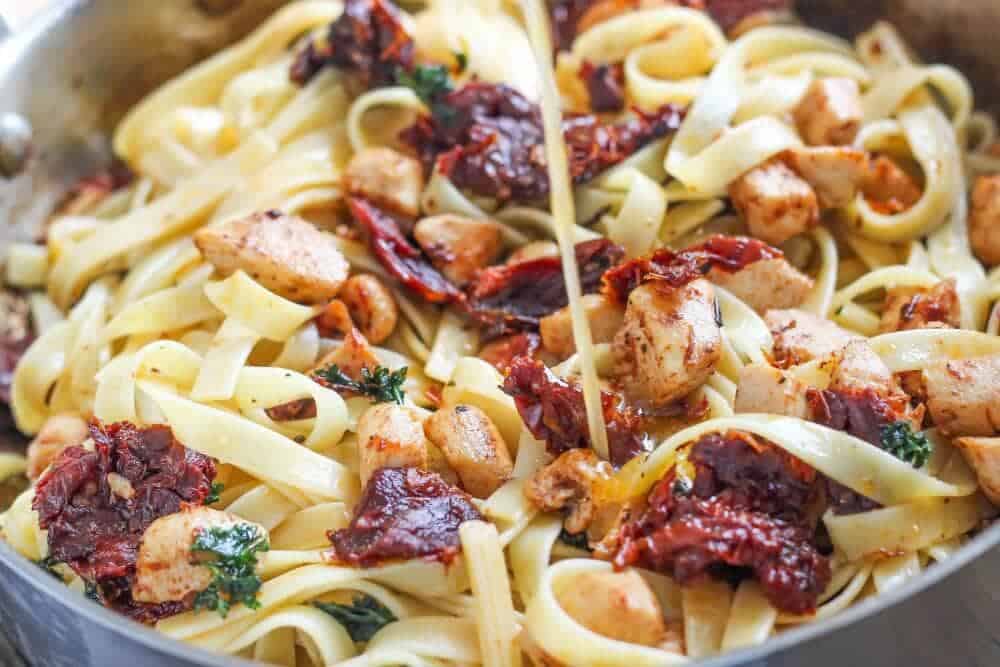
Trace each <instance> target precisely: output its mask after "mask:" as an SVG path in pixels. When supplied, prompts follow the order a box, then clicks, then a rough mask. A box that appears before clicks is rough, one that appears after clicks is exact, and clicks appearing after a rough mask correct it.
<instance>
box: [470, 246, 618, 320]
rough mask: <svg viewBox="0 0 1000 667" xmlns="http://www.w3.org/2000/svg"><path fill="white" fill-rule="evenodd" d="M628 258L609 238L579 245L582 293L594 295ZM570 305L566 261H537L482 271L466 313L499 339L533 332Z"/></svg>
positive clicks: (547, 259) (473, 289)
mask: <svg viewBox="0 0 1000 667" xmlns="http://www.w3.org/2000/svg"><path fill="white" fill-rule="evenodd" d="M624 256H625V251H624V250H623V249H622V248H621V246H617V245H615V244H613V243H611V242H610V241H608V240H607V239H594V240H593V241H584V242H583V243H578V244H577V246H576V262H577V266H578V267H579V271H580V286H581V288H582V290H583V293H584V294H590V293H593V292H596V291H597V290H598V289H599V287H600V284H601V276H603V275H604V273H605V272H606V271H607V270H608V269H610V268H611V267H612V266H614V265H616V264H617V263H618V262H620V261H621V260H622V259H623V258H624ZM568 303H569V296H568V295H567V294H566V283H565V281H564V280H563V270H562V260H561V259H560V258H559V257H539V258H537V259H530V260H527V261H524V262H517V263H514V264H501V265H498V266H492V267H490V268H488V269H485V270H483V271H480V272H479V274H478V276H476V279H475V280H474V281H473V283H472V284H471V285H470V286H469V288H468V301H467V303H466V311H467V313H468V314H469V316H470V317H471V319H472V320H473V321H474V322H476V323H477V324H478V325H479V326H480V327H482V329H483V331H484V335H485V336H486V337H487V338H495V337H498V336H503V335H506V334H511V333H517V332H519V331H535V330H537V329H538V323H539V320H540V319H541V318H542V317H545V316H546V315H549V314H551V313H554V312H555V311H557V310H559V309H560V308H563V307H565V306H566V305H567V304H568Z"/></svg>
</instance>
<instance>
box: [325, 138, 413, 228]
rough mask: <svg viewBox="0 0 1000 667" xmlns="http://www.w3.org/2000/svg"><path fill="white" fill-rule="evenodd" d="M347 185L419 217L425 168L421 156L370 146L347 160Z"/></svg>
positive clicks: (351, 190) (357, 193)
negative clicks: (418, 158)
mask: <svg viewBox="0 0 1000 667" xmlns="http://www.w3.org/2000/svg"><path fill="white" fill-rule="evenodd" d="M344 187H345V188H346V189H347V191H348V192H349V193H350V194H352V195H354V196H355V197H364V198H365V199H369V200H371V201H372V202H373V203H375V204H378V205H379V206H381V207H382V208H386V209H389V210H390V211H392V212H394V213H399V214H401V215H405V216H407V217H410V218H415V217H417V216H418V215H419V214H420V196H421V195H422V194H423V192H424V169H423V167H422V166H421V165H420V162H419V161H418V160H416V159H414V158H412V157H410V156H408V155H403V154H402V153H399V152H396V151H394V150H392V149H391V148H366V149H364V150H363V151H361V152H360V153H358V154H357V155H355V156H354V157H352V158H351V161H350V162H349V163H348V164H347V169H346V170H345V171H344Z"/></svg>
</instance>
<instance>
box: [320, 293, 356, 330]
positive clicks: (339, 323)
mask: <svg viewBox="0 0 1000 667" xmlns="http://www.w3.org/2000/svg"><path fill="white" fill-rule="evenodd" d="M316 326H317V327H318V328H319V333H320V335H321V336H326V337H328V338H329V337H332V336H334V335H336V334H340V335H341V336H346V335H347V334H349V333H350V332H351V329H353V328H354V320H352V319H351V313H350V311H349V310H347V304H346V303H344V302H343V301H341V300H340V299H334V300H333V301H331V302H330V303H328V304H327V305H326V307H325V308H323V311H322V312H321V313H320V314H319V315H317V316H316Z"/></svg>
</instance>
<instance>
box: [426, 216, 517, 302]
mask: <svg viewBox="0 0 1000 667" xmlns="http://www.w3.org/2000/svg"><path fill="white" fill-rule="evenodd" d="M413 238H415V239H416V240H417V243H418V244H419V245H420V247H421V248H422V249H423V251H424V252H425V253H427V256H428V257H430V259H431V263H433V264H434V266H435V267H437V269H438V270H439V271H441V273H443V274H444V276H445V277H446V278H447V279H448V280H450V281H451V282H453V283H455V284H456V285H465V284H466V283H468V282H469V281H470V280H472V279H473V278H474V277H475V275H476V272H477V271H479V270H481V269H485V268H486V267H487V266H489V265H491V264H493V263H495V262H496V261H497V260H498V259H500V254H501V253H502V252H503V230H502V228H501V227H500V225H499V224H497V223H496V222H493V221H492V220H476V219H475V218H464V217H462V216H460V215H452V214H450V213H446V214H444V215H436V216H434V217H431V218H424V219H423V220H421V221H420V222H418V223H417V225H416V227H414V228H413Z"/></svg>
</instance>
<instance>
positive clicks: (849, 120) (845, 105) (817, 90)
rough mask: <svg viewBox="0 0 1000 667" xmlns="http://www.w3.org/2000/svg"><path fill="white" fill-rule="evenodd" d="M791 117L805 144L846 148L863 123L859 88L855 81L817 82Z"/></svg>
mask: <svg viewBox="0 0 1000 667" xmlns="http://www.w3.org/2000/svg"><path fill="white" fill-rule="evenodd" d="M792 113H793V115H794V117H795V123H796V125H798V127H799V133H800V134H801V135H802V138H803V139H805V141H806V143H807V144H809V145H811V146H847V145H849V144H851V143H853V142H854V139H855V138H856V137H857V136H858V130H859V129H861V121H862V120H864V115H865V114H864V109H863V108H862V106H861V88H860V87H859V86H858V82H857V81H855V80H854V79H846V78H826V79H818V80H816V81H814V82H813V84H812V86H811V87H810V88H809V90H808V91H807V92H806V95H805V97H804V98H802V101H801V102H800V103H799V106H798V107H796V108H795V110H794V111H793V112H792Z"/></svg>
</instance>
